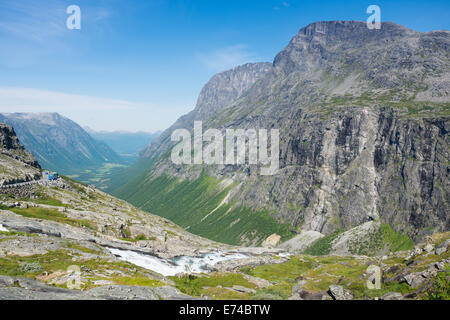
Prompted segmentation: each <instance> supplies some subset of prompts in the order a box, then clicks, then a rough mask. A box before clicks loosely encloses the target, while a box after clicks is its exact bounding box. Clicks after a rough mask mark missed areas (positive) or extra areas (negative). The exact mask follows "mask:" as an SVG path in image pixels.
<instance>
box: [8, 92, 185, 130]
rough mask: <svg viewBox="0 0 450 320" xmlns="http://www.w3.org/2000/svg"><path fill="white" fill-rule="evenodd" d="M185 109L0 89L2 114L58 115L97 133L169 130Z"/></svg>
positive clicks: (70, 95)
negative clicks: (55, 113)
mask: <svg viewBox="0 0 450 320" xmlns="http://www.w3.org/2000/svg"><path fill="white" fill-rule="evenodd" d="M183 107H184V106H183ZM183 107H177V106H154V105H149V104H145V103H140V102H133V101H127V100H117V99H107V98H101V97H92V96H84V95H76V94H68V93H63V92H55V91H47V90H39V89H31V88H15V87H0V112H5V113H12V112H57V113H60V114H62V115H64V116H66V117H68V118H70V119H72V120H74V121H76V122H77V123H79V124H81V125H87V126H89V127H91V128H93V129H96V130H127V131H138V130H143V131H154V130H161V129H165V128H166V127H168V126H169V125H170V124H171V123H172V122H173V121H175V120H176V118H177V117H178V116H181V114H183V113H185V110H184V109H185V108H183Z"/></svg>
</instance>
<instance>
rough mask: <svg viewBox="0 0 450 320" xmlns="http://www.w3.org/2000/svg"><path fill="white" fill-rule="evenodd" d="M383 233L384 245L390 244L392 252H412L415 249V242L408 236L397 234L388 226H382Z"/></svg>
mask: <svg viewBox="0 0 450 320" xmlns="http://www.w3.org/2000/svg"><path fill="white" fill-rule="evenodd" d="M381 232H382V235H383V241H384V243H387V244H389V249H390V250H391V251H392V252H397V251H404V250H411V249H412V248H414V241H413V240H411V238H410V237H408V236H407V235H404V234H401V233H399V232H396V231H394V230H393V229H392V227H391V226H390V225H388V224H383V225H381Z"/></svg>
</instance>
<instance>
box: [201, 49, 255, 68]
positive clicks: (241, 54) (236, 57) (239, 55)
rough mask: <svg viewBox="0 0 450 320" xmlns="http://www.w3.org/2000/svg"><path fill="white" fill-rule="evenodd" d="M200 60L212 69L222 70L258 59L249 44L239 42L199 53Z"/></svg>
mask: <svg viewBox="0 0 450 320" xmlns="http://www.w3.org/2000/svg"><path fill="white" fill-rule="evenodd" d="M198 57H199V59H200V61H201V62H202V63H203V64H204V65H205V66H206V67H207V68H208V69H210V70H211V71H214V72H220V71H224V70H227V69H230V68H233V67H236V66H238V65H241V64H244V63H246V62H252V61H255V60H256V57H255V55H254V54H253V53H251V52H250V51H249V49H248V48H247V46H245V45H242V44H239V45H233V46H228V47H225V48H221V49H216V50H213V51H211V52H207V53H201V54H198Z"/></svg>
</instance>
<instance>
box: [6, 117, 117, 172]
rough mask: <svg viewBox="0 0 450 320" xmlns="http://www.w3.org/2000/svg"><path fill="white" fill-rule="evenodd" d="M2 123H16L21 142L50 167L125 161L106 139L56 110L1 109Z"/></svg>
mask: <svg viewBox="0 0 450 320" xmlns="http://www.w3.org/2000/svg"><path fill="white" fill-rule="evenodd" d="M0 123H6V124H9V125H11V126H12V127H14V129H15V130H16V133H17V136H18V137H19V140H20V141H21V143H23V145H24V146H25V147H26V148H27V149H28V150H29V151H30V152H31V153H32V154H33V155H34V156H35V157H36V158H37V160H38V161H39V163H40V164H41V165H42V166H43V167H44V168H46V169H49V170H54V171H58V172H60V173H63V174H72V173H74V172H79V171H80V170H83V169H85V168H89V167H94V166H100V165H102V164H104V163H120V162H121V161H122V160H121V158H120V156H119V155H117V154H116V153H115V152H114V151H113V150H111V148H110V147H108V146H107V145H106V144H105V143H103V142H99V141H97V140H94V139H93V138H92V137H91V136H90V135H89V134H88V133H87V132H86V131H85V130H84V129H83V128H81V127H80V126H79V125H78V124H76V123H75V122H73V121H72V120H70V119H67V118H65V117H63V116H61V115H59V114H57V113H1V114H0Z"/></svg>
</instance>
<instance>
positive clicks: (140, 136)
mask: <svg viewBox="0 0 450 320" xmlns="http://www.w3.org/2000/svg"><path fill="white" fill-rule="evenodd" d="M85 130H86V132H88V133H89V134H90V135H91V137H92V138H94V139H95V140H98V141H101V142H103V143H105V144H107V145H108V146H109V147H110V148H111V149H112V150H114V152H116V153H117V154H119V155H120V156H122V157H127V158H129V159H130V160H136V159H137V158H138V156H139V153H140V152H141V151H142V150H143V149H144V148H145V147H146V146H147V145H148V144H149V143H150V142H151V141H152V140H153V139H154V138H156V137H157V136H158V135H159V134H160V132H155V133H148V132H122V131H112V132H107V131H94V130H92V129H90V128H85Z"/></svg>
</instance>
